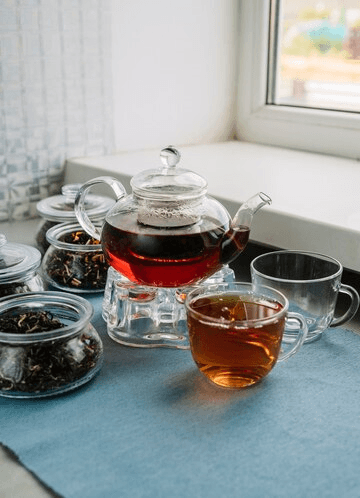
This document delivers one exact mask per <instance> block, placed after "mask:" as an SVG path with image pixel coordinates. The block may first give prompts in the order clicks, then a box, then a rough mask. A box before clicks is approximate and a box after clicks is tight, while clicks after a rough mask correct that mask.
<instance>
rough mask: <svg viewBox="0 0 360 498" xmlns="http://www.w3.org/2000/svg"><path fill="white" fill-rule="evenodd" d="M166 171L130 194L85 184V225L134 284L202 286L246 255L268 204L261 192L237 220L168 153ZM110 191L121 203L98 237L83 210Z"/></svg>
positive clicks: (78, 205)
mask: <svg viewBox="0 0 360 498" xmlns="http://www.w3.org/2000/svg"><path fill="white" fill-rule="evenodd" d="M160 157H161V161H162V163H163V166H162V167H160V168H159V169H152V170H146V171H144V172H142V173H139V174H138V175H136V176H134V177H133V178H132V180H131V187H132V194H130V195H127V194H126V191H125V189H124V187H123V185H122V184H121V183H120V182H119V181H118V180H116V179H115V178H112V177H107V176H105V177H98V178H94V179H92V180H90V181H88V182H86V183H85V184H84V185H83V186H82V187H81V188H80V189H79V191H78V194H77V197H76V199H75V213H76V216H77V219H78V221H79V223H80V225H81V226H82V227H83V228H84V230H85V231H86V232H88V234H89V235H91V236H92V237H94V238H96V239H98V240H100V241H101V244H102V247H103V251H104V254H105V258H106V260H107V262H108V263H109V264H110V265H111V266H112V267H113V268H114V269H115V270H117V271H118V272H120V273H121V274H122V275H124V276H125V277H127V278H128V279H129V280H131V281H132V282H135V283H138V284H141V285H147V286H153V287H182V286H187V285H191V284H194V283H197V282H199V281H201V280H203V279H205V278H208V277H210V276H211V275H212V274H214V273H215V272H217V271H219V270H220V268H221V267H222V266H223V265H224V264H228V263H230V262H231V261H233V260H234V259H235V258H236V257H237V256H238V255H239V254H240V253H241V252H242V251H243V250H244V248H245V246H246V244H247V242H248V239H249V233H250V227H251V222H252V218H253V215H254V214H255V213H256V212H257V211H258V210H259V209H260V208H261V207H262V206H264V205H266V204H270V203H271V199H270V197H268V196H267V195H266V194H264V193H262V192H260V193H258V194H256V195H255V196H253V197H251V198H250V199H249V200H248V201H247V202H245V203H244V204H242V206H241V207H240V209H239V210H238V212H237V213H236V215H235V217H234V219H233V220H231V218H230V215H229V213H228V212H227V210H226V209H225V208H224V206H222V204H220V202H218V201H217V200H215V199H214V198H212V197H210V196H208V195H207V182H206V180H205V179H204V178H203V177H201V176H200V175H198V174H196V173H194V172H192V171H189V170H187V169H182V168H179V167H177V164H178V162H179V160H180V153H179V152H178V151H177V150H176V149H175V148H174V147H171V146H169V147H166V148H165V149H163V150H162V151H161V154H160ZM99 183H106V184H108V185H109V186H110V187H111V188H112V189H113V191H114V193H115V195H116V198H117V202H116V204H115V206H114V207H113V208H111V209H110V211H109V212H108V213H107V215H106V217H105V221H104V223H103V226H102V229H101V232H100V231H99V229H98V228H96V227H95V226H94V225H93V223H92V222H91V221H90V219H89V217H88V215H87V213H86V210H85V208H84V206H85V197H86V194H87V192H88V190H89V189H90V188H91V187H92V186H94V185H96V184H99Z"/></svg>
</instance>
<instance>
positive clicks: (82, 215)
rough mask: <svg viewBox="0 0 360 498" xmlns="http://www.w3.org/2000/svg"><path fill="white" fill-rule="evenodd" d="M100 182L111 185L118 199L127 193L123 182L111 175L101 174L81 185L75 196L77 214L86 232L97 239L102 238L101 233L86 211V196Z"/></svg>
mask: <svg viewBox="0 0 360 498" xmlns="http://www.w3.org/2000/svg"><path fill="white" fill-rule="evenodd" d="M99 183H105V184H106V185H109V187H111V188H112V190H113V191H114V193H115V196H116V200H117V201H118V200H119V199H121V198H122V197H123V196H124V195H126V190H125V188H124V186H123V184H122V183H121V182H119V180H116V178H112V177H111V176H99V177H97V178H93V179H92V180H89V181H88V182H86V183H84V185H82V186H81V187H80V189H79V191H78V193H77V195H76V198H75V204H74V210H75V215H76V218H77V220H78V222H79V223H80V225H81V226H82V227H83V229H84V230H85V232H87V233H88V234H89V235H91V237H94V239H97V240H100V238H101V234H100V232H99V230H98V229H97V228H96V227H95V225H94V224H93V223H92V222H91V221H90V218H89V216H88V215H87V213H86V210H85V197H86V194H87V193H88V191H89V190H90V189H91V187H92V186H93V185H98V184H99Z"/></svg>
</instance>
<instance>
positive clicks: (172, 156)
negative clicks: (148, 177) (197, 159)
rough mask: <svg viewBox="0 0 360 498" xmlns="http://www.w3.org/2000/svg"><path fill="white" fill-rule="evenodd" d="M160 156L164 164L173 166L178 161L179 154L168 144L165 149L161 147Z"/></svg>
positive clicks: (169, 166)
mask: <svg viewBox="0 0 360 498" xmlns="http://www.w3.org/2000/svg"><path fill="white" fill-rule="evenodd" d="M160 158H161V162H162V163H163V165H164V166H167V167H168V168H174V167H175V166H176V165H177V163H178V162H179V161H180V158H181V155H180V152H179V151H178V150H177V149H175V147H172V146H171V145H169V146H168V147H165V149H162V151H161V152H160Z"/></svg>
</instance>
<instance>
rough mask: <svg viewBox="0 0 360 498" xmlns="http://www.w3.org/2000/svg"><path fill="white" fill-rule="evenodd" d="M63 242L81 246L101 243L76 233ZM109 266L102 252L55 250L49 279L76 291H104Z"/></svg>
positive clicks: (67, 236) (50, 261)
mask: <svg viewBox="0 0 360 498" xmlns="http://www.w3.org/2000/svg"><path fill="white" fill-rule="evenodd" d="M61 240H62V241H63V242H66V243H69V244H78V245H81V246H90V245H91V246H93V245H99V244H100V243H99V241H98V240H96V239H94V238H93V237H90V236H89V235H87V234H86V233H85V232H81V231H75V232H71V233H68V234H65V235H64V236H63V237H62V238H61ZM108 268H109V266H108V264H107V263H106V261H105V256H104V254H103V253H102V252H93V251H84V250H83V248H82V249H81V250H79V251H78V252H75V251H73V250H68V251H67V250H64V249H62V250H60V249H56V250H53V252H52V254H51V257H50V256H49V259H48V267H47V273H48V275H49V277H50V278H51V279H52V280H53V281H54V282H55V283H56V284H58V285H60V286H62V287H64V286H65V287H70V288H74V289H80V290H83V291H87V290H102V289H104V288H105V284H106V277H107V270H108Z"/></svg>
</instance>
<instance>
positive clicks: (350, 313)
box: [329, 284, 360, 327]
mask: <svg viewBox="0 0 360 498" xmlns="http://www.w3.org/2000/svg"><path fill="white" fill-rule="evenodd" d="M339 292H342V293H343V294H347V295H348V296H350V299H351V304H350V306H349V309H348V310H347V311H346V312H345V313H344V314H343V315H342V316H339V317H338V318H335V319H333V320H332V322H331V323H330V325H329V326H330V327H337V326H338V325H342V324H343V323H345V322H348V321H349V320H351V319H352V318H353V317H354V315H355V313H356V312H357V310H358V308H359V303H360V299H359V294H358V293H357V291H356V290H355V289H354V288H353V287H351V286H350V285H345V284H341V285H340V289H339Z"/></svg>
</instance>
